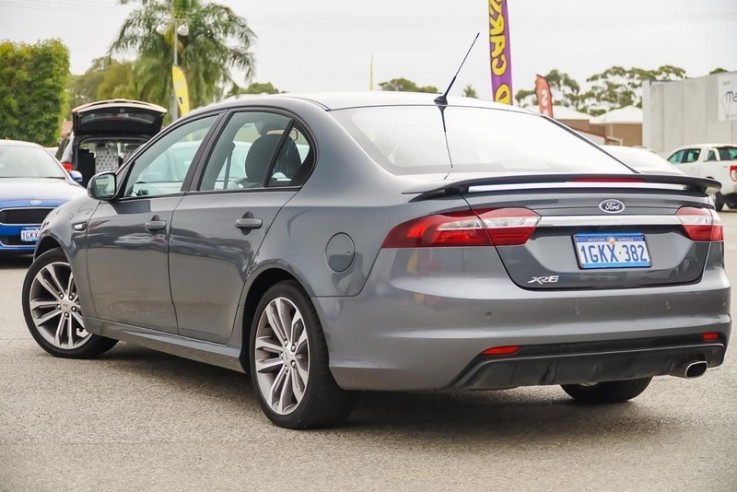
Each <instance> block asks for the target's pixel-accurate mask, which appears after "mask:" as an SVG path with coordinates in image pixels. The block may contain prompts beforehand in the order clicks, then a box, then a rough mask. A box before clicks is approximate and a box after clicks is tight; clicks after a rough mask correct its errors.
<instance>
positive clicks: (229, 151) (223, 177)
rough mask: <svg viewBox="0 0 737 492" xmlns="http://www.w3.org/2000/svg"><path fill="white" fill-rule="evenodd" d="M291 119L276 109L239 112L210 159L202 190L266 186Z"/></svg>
mask: <svg viewBox="0 0 737 492" xmlns="http://www.w3.org/2000/svg"><path fill="white" fill-rule="evenodd" d="M291 122H292V120H291V119H290V118H288V117H286V116H283V115H280V114H274V113H265V112H256V111H243V112H238V113H235V114H234V115H233V116H232V117H231V118H230V121H228V124H227V125H225V128H224V129H223V132H222V134H221V135H220V138H219V139H218V141H217V144H215V147H214V148H213V150H212V153H211V155H210V157H209V159H208V160H207V165H206V166H205V171H204V173H203V175H202V182H201V183H200V187H199V190H200V191H218V190H240V189H246V188H263V187H264V186H266V177H267V175H268V174H269V167H270V166H271V163H272V162H273V161H274V157H275V155H276V154H277V151H278V147H279V144H280V142H281V141H282V139H283V138H284V132H285V131H286V130H287V129H288V128H289V126H290V125H291Z"/></svg>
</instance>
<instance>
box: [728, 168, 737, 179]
mask: <svg viewBox="0 0 737 492" xmlns="http://www.w3.org/2000/svg"><path fill="white" fill-rule="evenodd" d="M729 177H730V178H732V181H737V166H729Z"/></svg>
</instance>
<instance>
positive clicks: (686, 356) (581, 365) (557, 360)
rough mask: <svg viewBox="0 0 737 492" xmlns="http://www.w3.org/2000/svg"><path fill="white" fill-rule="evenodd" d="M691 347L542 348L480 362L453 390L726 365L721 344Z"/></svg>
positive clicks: (661, 343)
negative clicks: (697, 364) (698, 364)
mask: <svg viewBox="0 0 737 492" xmlns="http://www.w3.org/2000/svg"><path fill="white" fill-rule="evenodd" d="M690 342H691V343H688V342H685V341H684V342H680V343H679V341H678V340H668V339H654V340H630V341H627V343H625V344H622V343H618V344H612V343H609V344H586V343H583V344H573V345H574V346H568V347H564V346H553V347H536V348H537V349H541V350H537V351H533V352H532V353H531V354H530V353H528V354H524V353H518V354H515V355H514V356H507V357H503V358H499V357H489V356H486V357H479V358H478V359H477V360H475V361H474V362H473V363H472V364H471V365H470V366H469V367H468V369H467V370H465V371H464V372H463V373H462V374H461V376H460V377H459V378H458V379H457V380H456V381H455V382H454V383H453V384H452V387H454V388H463V389H501V388H512V387H515V386H534V385H549V384H593V383H598V382H603V381H622V380H628V379H639V378H646V377H652V376H664V375H673V376H681V377H683V374H684V373H685V368H686V366H687V365H688V364H690V363H692V362H697V361H704V362H706V363H707V365H708V367H709V368H711V367H715V366H718V365H721V364H722V362H723V361H724V353H725V350H726V348H725V345H724V343H722V342H721V341H719V342H703V343H702V342H701V341H700V340H691V341H690ZM694 342H695V343H694ZM575 345H578V346H577V347H576V346H575ZM607 346H608V347H607ZM522 350H524V349H522ZM535 352H537V353H535Z"/></svg>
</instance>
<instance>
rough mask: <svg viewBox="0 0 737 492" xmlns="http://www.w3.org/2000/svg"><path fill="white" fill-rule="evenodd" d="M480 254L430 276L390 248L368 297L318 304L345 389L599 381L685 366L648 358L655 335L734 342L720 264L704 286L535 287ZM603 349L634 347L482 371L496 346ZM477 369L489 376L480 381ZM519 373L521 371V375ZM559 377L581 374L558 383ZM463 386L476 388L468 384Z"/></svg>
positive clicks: (467, 253)
mask: <svg viewBox="0 0 737 492" xmlns="http://www.w3.org/2000/svg"><path fill="white" fill-rule="evenodd" d="M448 249H451V248H448ZM478 249H480V248H478ZM437 254H443V253H437ZM476 254H478V253H475V252H473V251H469V250H466V251H465V252H460V251H452V252H448V255H465V256H466V258H465V260H467V261H468V263H469V264H472V265H474V268H466V269H465V270H463V271H461V272H460V273H459V274H458V276H452V275H446V274H443V273H442V272H441V273H440V274H432V272H431V273H430V274H423V275H422V276H419V275H416V274H413V273H412V272H409V273H407V272H406V269H404V267H402V268H397V264H398V263H400V262H399V261H398V260H397V257H395V256H394V255H395V253H394V252H390V251H382V252H381V253H380V255H379V258H377V261H376V263H375V265H374V268H373V270H372V273H371V275H370V276H369V279H368V280H367V282H366V285H365V287H364V289H363V291H362V292H361V293H360V294H359V295H358V296H355V297H317V298H314V299H313V301H314V303H315V306H316V308H317V310H318V313H319V315H320V318H321V321H322V325H323V330H324V332H325V336H326V341H327V344H328V350H329V352H330V368H331V371H332V373H333V376H334V377H335V379H336V381H337V383H338V384H339V385H340V386H341V387H343V388H345V389H363V390H432V389H443V388H452V387H457V386H458V385H459V384H460V387H485V388H495V387H509V386H516V385H522V384H532V385H534V384H558V383H559V382H560V381H565V382H567V383H576V382H578V383H590V382H595V381H597V380H601V378H606V379H611V378H615V379H627V378H631V377H644V376H647V375H657V374H667V373H668V372H669V371H670V369H671V366H673V365H674V364H677V362H678V361H679V359H678V358H677V357H671V355H673V354H670V355H667V354H666V355H667V356H664V355H663V353H659V352H658V353H656V352H657V351H651V352H641V351H640V348H638V347H639V343H640V342H641V341H643V340H649V339H658V340H672V339H673V337H684V336H699V337H700V336H701V334H702V333H706V332H716V333H718V334H719V337H720V340H722V342H723V346H724V347H726V346H727V343H728V340H729V336H730V327H731V317H730V314H729V303H730V287H729V280H728V278H727V276H726V273H725V271H724V269H723V268H722V267H721V266H718V265H711V266H708V267H707V269H706V270H705V271H704V274H703V275H702V278H701V279H700V280H699V282H697V283H695V284H682V285H669V286H658V287H644V288H632V289H599V290H597V289H588V290H546V291H529V290H526V289H522V288H520V287H518V286H516V285H515V284H513V283H512V282H511V281H510V279H509V276H508V275H507V273H506V271H505V270H504V268H503V267H501V265H500V264H498V263H495V262H498V258H497V259H494V258H493V257H492V255H487V256H486V257H485V260H484V261H481V260H480V258H476V257H474V255H476ZM450 260H451V258H449V257H448V258H442V259H439V262H440V263H441V264H443V263H447V262H448V261H450ZM594 342H596V343H599V342H607V343H622V344H623V345H622V347H623V348H621V349H619V352H618V353H617V354H609V355H607V354H605V353H593V354H591V353H589V352H588V351H584V352H582V353H580V354H578V355H576V356H575V357H574V356H572V355H570V354H557V353H549V354H547V355H546V356H545V357H544V359H545V360H540V361H539V364H538V363H535V362H534V359H525V363H524V364H523V365H519V364H521V363H520V362H510V361H506V362H505V363H503V364H499V363H500V362H502V361H501V360H496V361H495V362H494V363H493V364H490V363H489V364H485V363H481V364H480V366H479V367H477V368H476V369H475V370H474V369H473V367H474V364H479V363H480V362H484V361H480V359H479V356H480V354H481V353H482V352H483V351H484V350H486V349H487V348H490V347H499V346H509V345H519V346H522V347H538V346H554V345H557V344H576V343H594ZM697 348H698V349H701V348H702V347H701V346H698V347H697ZM523 353H524V351H520V355H522V354H523ZM676 355H679V354H676ZM680 355H684V354H680ZM701 355H703V356H704V357H705V359H703V360H707V361H708V362H709V364H710V366H711V365H717V364H719V363H721V360H722V358H723V353H722V355H721V356H718V355H717V356H713V354H711V353H709V354H706V353H704V354H702V353H701V352H693V353H686V354H685V356H687V357H691V356H693V357H699V356H701ZM650 359H652V360H653V362H652V366H651V365H650V363H649V362H648V360H650ZM520 360H521V359H520ZM597 361H599V362H600V363H601V365H599V363H598V362H597ZM604 362H606V364H605V365H604ZM487 366H488V367H487ZM482 368H483V370H482ZM515 368H517V369H515ZM472 370H473V371H475V372H478V373H479V376H474V377H471V376H470V374H471V371H472ZM515 370H519V371H521V372H520V373H519V374H512V375H509V372H510V371H512V372H514V371H515ZM550 371H559V372H560V371H563V373H564V374H578V375H577V376H576V377H570V376H568V375H567V376H565V378H558V376H555V377H553V378H552V379H546V378H550V376H549V372H550ZM482 373H483V374H486V373H489V374H492V373H493V374H492V375H491V376H488V375H483V376H482ZM464 377H465V378H466V379H465V380H464V379H463V378H464ZM476 379H478V381H476ZM462 380H464V381H467V382H465V383H459V381H462ZM472 380H473V381H476V382H473V381H472ZM484 381H487V382H484ZM548 381H549V382H548Z"/></svg>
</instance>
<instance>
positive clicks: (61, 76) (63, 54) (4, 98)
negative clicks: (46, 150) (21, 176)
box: [0, 39, 69, 145]
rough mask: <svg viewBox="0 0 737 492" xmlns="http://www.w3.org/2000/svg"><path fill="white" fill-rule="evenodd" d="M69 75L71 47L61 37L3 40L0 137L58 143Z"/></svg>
mask: <svg viewBox="0 0 737 492" xmlns="http://www.w3.org/2000/svg"><path fill="white" fill-rule="evenodd" d="M68 78H69V50H68V49H67V47H66V46H64V44H62V42H61V41H59V40H56V39H52V40H47V41H41V42H39V43H36V44H25V43H12V42H10V41H5V42H0V115H2V116H1V117H0V139H12V140H27V141H30V142H36V143H39V144H41V145H53V144H54V143H56V141H57V139H58V138H59V127H60V125H61V122H62V120H63V117H64V114H65V113H66V110H67V96H66V91H65V89H66V85H67V79H68Z"/></svg>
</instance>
